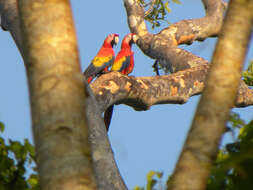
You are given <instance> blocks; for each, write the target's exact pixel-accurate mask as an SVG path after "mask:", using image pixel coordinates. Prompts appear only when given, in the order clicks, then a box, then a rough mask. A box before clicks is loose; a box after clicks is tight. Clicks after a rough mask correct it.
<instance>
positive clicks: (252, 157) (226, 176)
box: [207, 113, 253, 190]
mask: <svg viewBox="0 0 253 190" xmlns="http://www.w3.org/2000/svg"><path fill="white" fill-rule="evenodd" d="M228 129H229V130H228V131H230V132H232V133H233V134H237V138H236V139H235V140H234V142H233V143H229V144H227V145H226V146H225V148H223V149H221V150H220V152H219V154H218V157H217V160H216V163H215V167H214V168H213V170H212V175H211V176H210V178H209V181H208V187H207V189H208V190H216V189H224V190H237V189H244V190H250V189H252V186H253V181H252V178H253V120H252V121H251V122H249V123H248V124H246V123H245V122H244V121H243V120H242V119H241V118H240V117H239V115H238V114H235V113H232V114H231V117H230V120H229V126H228Z"/></svg>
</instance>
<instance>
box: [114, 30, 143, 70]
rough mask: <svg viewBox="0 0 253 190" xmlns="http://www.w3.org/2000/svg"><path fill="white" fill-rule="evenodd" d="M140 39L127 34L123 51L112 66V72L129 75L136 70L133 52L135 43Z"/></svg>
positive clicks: (123, 43)
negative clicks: (132, 48) (132, 47)
mask: <svg viewBox="0 0 253 190" xmlns="http://www.w3.org/2000/svg"><path fill="white" fill-rule="evenodd" d="M137 39H138V37H137V35H136V34H133V33H130V34H127V35H126V36H125V37H124V39H123V40H122V43H121V49H120V52H119V53H118V55H117V56H116V59H115V61H114V63H113V65H112V69H111V71H118V72H121V73H122V74H125V75H128V74H129V73H131V72H132V71H133V68H134V52H133V51H132V50H131V46H132V44H133V43H136V41H137Z"/></svg>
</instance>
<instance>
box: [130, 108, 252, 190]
mask: <svg viewBox="0 0 253 190" xmlns="http://www.w3.org/2000/svg"><path fill="white" fill-rule="evenodd" d="M226 133H230V134H231V135H232V138H233V142H232V143H229V144H226V145H225V147H224V148H222V149H220V151H219V153H218V156H217V159H216V162H215V165H214V167H213V169H212V173H211V175H210V177H209V180H208V185H207V190H217V189H220V190H239V189H243V190H251V189H252V187H253V180H252V179H253V120H252V121H251V122H249V123H247V124H246V123H245V122H244V121H243V120H242V119H241V118H240V116H239V114H237V113H233V112H232V113H231V115H230V119H229V122H228V126H227V132H226ZM155 177H157V178H158V180H157V179H155ZM161 177H162V173H159V172H154V171H151V172H149V173H148V175H147V185H146V188H144V187H142V188H141V187H138V186H136V187H135V188H134V190H144V189H146V190H163V189H166V188H165V187H163V185H162V184H161ZM158 181H160V186H158V188H157V186H156V184H157V182H158ZM170 181H171V178H170V177H169V178H168V180H167V184H169V183H170Z"/></svg>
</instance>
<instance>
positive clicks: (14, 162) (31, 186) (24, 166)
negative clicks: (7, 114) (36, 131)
mask: <svg viewBox="0 0 253 190" xmlns="http://www.w3.org/2000/svg"><path fill="white" fill-rule="evenodd" d="M3 131H4V124H3V123H1V122H0V158H1V159H0V190H15V189H18V190H38V189H39V186H38V177H37V174H36V173H33V174H31V175H30V176H28V177H25V175H26V172H27V170H28V169H29V168H32V166H31V165H32V164H34V160H35V151H34V147H33V145H31V144H30V143H29V141H28V140H27V139H25V140H24V143H23V144H22V143H20V142H18V141H13V140H8V143H6V142H5V140H4V138H3V137H1V133H2V132H3ZM32 170H33V172H36V168H32Z"/></svg>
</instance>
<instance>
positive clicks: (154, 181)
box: [134, 171, 163, 190]
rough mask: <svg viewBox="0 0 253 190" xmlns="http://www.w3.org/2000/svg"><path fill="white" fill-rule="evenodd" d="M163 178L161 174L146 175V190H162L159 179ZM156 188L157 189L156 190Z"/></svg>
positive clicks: (153, 172) (135, 189) (142, 189)
mask: <svg viewBox="0 0 253 190" xmlns="http://www.w3.org/2000/svg"><path fill="white" fill-rule="evenodd" d="M162 176H163V173H162V172H155V171H150V172H149V173H148V174H147V185H146V190H158V189H162V188H163V187H162V182H161V178H162ZM157 186H158V189H157ZM134 190H144V187H139V186H136V187H135V188H134Z"/></svg>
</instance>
